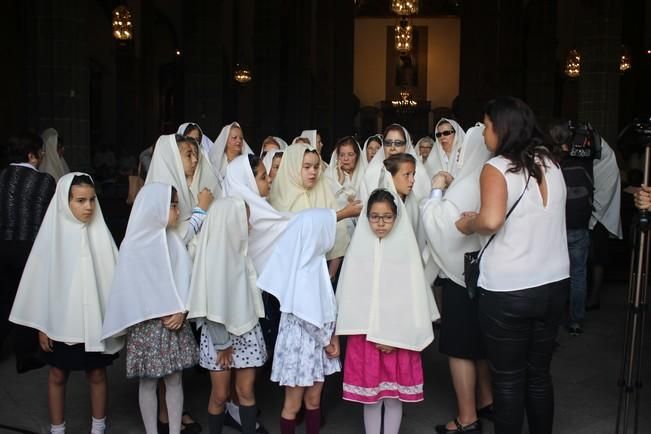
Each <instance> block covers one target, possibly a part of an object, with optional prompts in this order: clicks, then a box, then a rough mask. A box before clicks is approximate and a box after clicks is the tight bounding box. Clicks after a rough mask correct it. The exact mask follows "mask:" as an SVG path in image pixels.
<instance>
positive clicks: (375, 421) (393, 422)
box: [364, 398, 402, 434]
mask: <svg viewBox="0 0 651 434" xmlns="http://www.w3.org/2000/svg"><path fill="white" fill-rule="evenodd" d="M382 404H384V434H398V430H399V429H400V422H401V420H402V402H401V401H400V400H399V399H393V398H384V399H381V400H380V401H379V402H377V403H375V404H364V427H365V428H366V434H380V427H381V426H382Z"/></svg>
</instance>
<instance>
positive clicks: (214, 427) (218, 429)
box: [208, 412, 226, 434]
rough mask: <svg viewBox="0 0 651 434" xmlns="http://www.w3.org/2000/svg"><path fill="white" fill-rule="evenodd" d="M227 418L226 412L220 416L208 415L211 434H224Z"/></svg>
mask: <svg viewBox="0 0 651 434" xmlns="http://www.w3.org/2000/svg"><path fill="white" fill-rule="evenodd" d="M225 416H226V412H221V413H219V414H210V413H208V432H209V433H210V434H222V429H223V428H224V417H225Z"/></svg>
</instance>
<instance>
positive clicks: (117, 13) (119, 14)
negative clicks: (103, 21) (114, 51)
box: [112, 5, 133, 41]
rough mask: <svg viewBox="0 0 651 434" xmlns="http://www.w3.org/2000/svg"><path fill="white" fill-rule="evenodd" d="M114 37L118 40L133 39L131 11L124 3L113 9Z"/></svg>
mask: <svg viewBox="0 0 651 434" xmlns="http://www.w3.org/2000/svg"><path fill="white" fill-rule="evenodd" d="M112 25H113V37H114V38H115V39H117V40H118V41H130V40H131V39H133V21H131V11H130V10H129V8H127V7H126V6H124V5H121V6H118V7H117V8H115V9H113V22H112Z"/></svg>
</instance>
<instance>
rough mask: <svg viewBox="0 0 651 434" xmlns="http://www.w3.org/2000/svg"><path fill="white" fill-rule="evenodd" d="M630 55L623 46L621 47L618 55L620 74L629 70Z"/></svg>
mask: <svg viewBox="0 0 651 434" xmlns="http://www.w3.org/2000/svg"><path fill="white" fill-rule="evenodd" d="M631 66H633V65H632V64H631V54H630V53H629V51H628V48H626V46H625V45H622V50H621V54H620V55H619V72H621V73H622V74H623V73H625V72H626V71H628V70H629V69H631Z"/></svg>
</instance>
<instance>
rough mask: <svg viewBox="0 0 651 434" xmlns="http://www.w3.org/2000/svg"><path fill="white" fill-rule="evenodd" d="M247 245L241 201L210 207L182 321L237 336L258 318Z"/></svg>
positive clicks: (259, 308)
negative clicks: (195, 321)
mask: <svg viewBox="0 0 651 434" xmlns="http://www.w3.org/2000/svg"><path fill="white" fill-rule="evenodd" d="M238 158H242V157H238ZM244 158H245V157H244ZM229 169H230V167H229ZM247 242H248V222H247V217H246V208H245V205H244V201H243V200H241V199H234V198H225V199H221V200H217V201H215V202H213V204H212V206H211V207H210V209H209V211H208V216H207V217H206V220H205V221H204V223H203V227H202V229H201V234H200V235H199V240H198V247H197V252H196V254H195V258H194V266H193V269H192V282H191V284H190V294H189V296H188V302H187V304H186V310H187V311H188V319H192V318H206V319H208V320H209V321H212V322H216V323H219V324H223V325H224V326H225V327H226V330H228V332H229V333H232V334H234V335H237V336H241V335H243V334H244V333H246V332H248V331H250V330H252V329H253V327H255V326H256V325H257V324H258V319H259V318H262V317H264V306H263V304H262V294H261V292H260V290H259V289H258V287H257V285H256V280H257V274H256V272H255V269H254V267H253V264H252V263H251V260H250V259H249V257H248V256H247Z"/></svg>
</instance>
